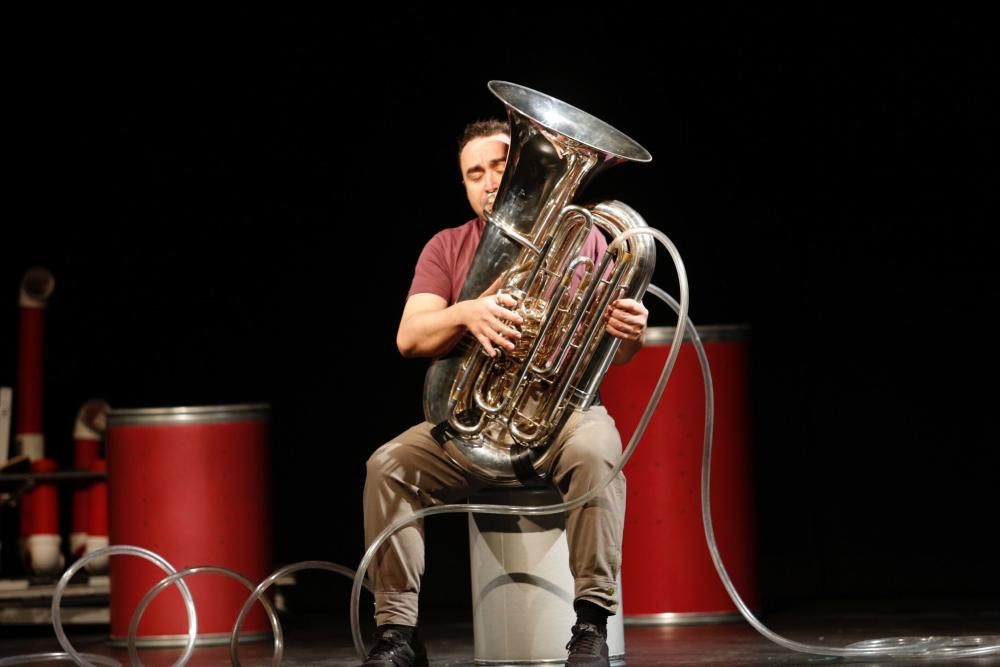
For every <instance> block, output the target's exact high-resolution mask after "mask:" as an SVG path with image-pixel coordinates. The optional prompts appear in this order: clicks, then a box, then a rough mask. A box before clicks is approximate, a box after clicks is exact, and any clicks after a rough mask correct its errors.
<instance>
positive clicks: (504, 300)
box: [496, 294, 517, 308]
mask: <svg viewBox="0 0 1000 667" xmlns="http://www.w3.org/2000/svg"><path fill="white" fill-rule="evenodd" d="M496 302H497V303H498V304H500V305H501V306H510V307H511V308H513V307H514V306H516V305H517V299H515V298H514V297H512V296H511V295H510V294H497V297H496Z"/></svg>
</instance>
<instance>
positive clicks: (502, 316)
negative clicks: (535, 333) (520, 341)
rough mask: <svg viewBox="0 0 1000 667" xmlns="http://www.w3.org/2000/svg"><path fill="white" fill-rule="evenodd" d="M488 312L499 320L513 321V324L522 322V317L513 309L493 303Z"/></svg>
mask: <svg viewBox="0 0 1000 667" xmlns="http://www.w3.org/2000/svg"><path fill="white" fill-rule="evenodd" d="M490 313H491V314H492V315H493V317H495V318H496V319H497V320H498V321H499V320H507V321H508V322H513V323H514V324H518V325H520V324H524V318H523V317H521V316H520V315H518V314H517V313H516V312H514V311H513V310H507V309H506V308H504V307H503V306H500V305H497V304H493V306H492V308H491V309H490Z"/></svg>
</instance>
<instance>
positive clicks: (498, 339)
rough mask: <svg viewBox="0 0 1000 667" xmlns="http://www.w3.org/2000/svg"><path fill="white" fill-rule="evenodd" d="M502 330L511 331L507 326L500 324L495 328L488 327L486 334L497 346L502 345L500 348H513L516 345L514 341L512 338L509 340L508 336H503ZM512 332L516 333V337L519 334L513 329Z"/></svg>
mask: <svg viewBox="0 0 1000 667" xmlns="http://www.w3.org/2000/svg"><path fill="white" fill-rule="evenodd" d="M503 330H511V331H513V330H512V329H510V328H509V327H505V326H503V325H502V324H500V325H499V326H498V328H496V329H490V330H489V331H488V333H487V335H488V336H489V337H490V339H491V340H492V342H493V344H494V345H496V346H497V347H502V348H505V349H508V350H513V349H514V348H515V347H516V345H515V344H514V342H513V341H512V340H510V338H508V337H507V336H505V335H504V334H503V333H502V332H503ZM514 334H516V335H517V337H520V336H521V334H519V333H517V332H516V331H514Z"/></svg>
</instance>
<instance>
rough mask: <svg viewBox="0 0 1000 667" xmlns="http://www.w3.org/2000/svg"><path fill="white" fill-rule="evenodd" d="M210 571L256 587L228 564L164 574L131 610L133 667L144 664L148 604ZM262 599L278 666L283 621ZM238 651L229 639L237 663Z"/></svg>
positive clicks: (130, 649)
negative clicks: (142, 632) (140, 647)
mask: <svg viewBox="0 0 1000 667" xmlns="http://www.w3.org/2000/svg"><path fill="white" fill-rule="evenodd" d="M207 573H213V574H221V575H223V576H226V577H229V578H231V579H235V580H236V581H238V582H240V583H241V584H243V585H244V586H246V587H247V589H249V590H250V592H253V591H254V584H253V582H252V581H250V580H249V579H247V578H246V577H244V576H243V575H242V574H240V573H239V572H236V571H235V570H230V569H229V568H225V567H218V566H215V565H197V566H195V567H189V568H186V569H183V570H181V571H180V572H175V573H174V574H171V575H168V576H166V577H164V578H163V579H161V580H160V581H159V582H157V583H156V585H155V586H153V587H152V588H150V589H149V590H148V591H147V592H146V595H144V596H143V598H142V599H141V600H139V604H138V605H136V607H135V611H134V612H132V620H131V622H130V623H129V625H128V657H129V660H130V662H131V663H132V665H133V666H134V667H140V666H141V665H142V661H141V660H139V653H138V651H137V649H136V635H137V634H138V632H139V621H141V620H142V615H143V614H144V613H145V612H146V607H148V606H149V604H150V603H151V602H152V601H153V599H154V598H155V597H156V596H157V595H159V594H160V592H161V591H162V590H163V589H164V588H166V587H167V586H169V585H170V584H172V583H174V582H175V581H180V580H181V579H184V578H185V577H189V576H191V575H193V574H207ZM351 574H352V575H353V574H354V573H353V572H352V573H351ZM260 602H261V604H262V605H263V606H264V611H265V613H266V614H267V618H268V620H269V621H270V622H271V632H272V634H273V635H274V657H273V658H272V659H271V664H272V665H274V667H277V666H278V665H280V664H281V658H282V654H283V652H284V644H285V642H284V636H283V633H282V631H281V623H280V622H279V621H278V616H277V614H276V613H275V612H274V607H272V606H271V603H270V602H269V601H268V599H267V598H264V597H262V598H260ZM235 652H236V645H235V643H233V642H230V644H229V659H230V661H231V662H232V663H233V664H234V665H235V664H237V663H238V660H237V657H236V653H235Z"/></svg>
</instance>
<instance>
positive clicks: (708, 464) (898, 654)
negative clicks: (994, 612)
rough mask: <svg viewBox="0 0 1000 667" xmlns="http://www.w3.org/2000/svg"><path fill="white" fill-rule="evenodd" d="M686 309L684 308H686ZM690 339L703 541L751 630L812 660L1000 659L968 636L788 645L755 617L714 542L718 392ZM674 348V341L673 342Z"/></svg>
mask: <svg viewBox="0 0 1000 667" xmlns="http://www.w3.org/2000/svg"><path fill="white" fill-rule="evenodd" d="M649 292H651V293H652V294H653V295H654V296H656V297H658V298H659V299H661V300H662V301H663V302H664V303H666V304H667V305H669V306H670V307H671V308H673V309H674V310H675V311H677V312H680V310H681V307H682V306H681V305H679V304H678V303H677V302H676V301H675V300H674V299H673V298H672V297H671V296H670V295H669V294H667V293H666V292H664V291H663V290H661V289H660V288H658V287H656V286H655V285H650V287H649ZM682 303H683V302H682ZM688 333H689V336H690V338H691V341H692V342H693V343H694V346H695V351H696V352H697V355H698V363H699V364H700V365H701V374H702V379H703V380H704V382H705V439H704V448H703V450H702V462H701V510H702V514H701V516H702V524H703V526H704V529H705V538H706V540H707V542H708V550H709V553H710V554H711V556H712V563H713V564H714V565H715V569H716V571H717V572H718V573H719V578H721V579H722V584H723V586H725V588H726V592H727V593H729V597H730V598H732V600H733V603H734V604H735V605H736V607H737V608H738V609H739V610H740V613H741V614H742V615H743V617H744V618H745V619H746V620H747V622H748V623H749V624H750V625H751V626H753V628H754V629H755V630H757V632H759V633H760V634H762V635H764V636H765V637H767V638H768V639H770V640H771V641H772V642H774V643H775V644H778V645H779V646H783V647H784V648H787V649H790V650H792V651H797V652H800V653H810V654H813V655H822V656H834V657H861V658H937V659H952V658H968V657H977V656H985V655H993V654H997V653H1000V635H987V636H968V637H933V636H930V637H888V638H884V639H870V640H865V641H859V642H854V643H853V644H850V645H848V646H846V647H843V648H841V647H834V646H816V645H812V644H805V643H802V642H796V641H792V640H790V639H786V638H785V637H782V636H781V635H779V634H777V633H775V632H773V631H772V630H770V629H769V628H768V627H767V626H765V625H764V624H763V623H761V622H760V621H759V620H758V619H757V617H755V616H754V615H753V613H752V612H751V611H750V608H749V607H748V606H747V605H746V603H745V602H744V601H743V599H742V598H741V597H740V595H739V593H738V592H737V591H736V587H735V586H734V585H733V582H732V580H731V579H730V578H729V573H728V572H726V568H725V566H724V565H723V563H722V557H721V555H720V554H719V547H718V545H717V544H716V541H715V533H714V531H713V529H712V510H711V470H712V430H713V426H714V411H715V405H714V392H713V389H712V374H711V372H710V370H709V365H708V357H707V355H706V354H705V348H704V346H703V345H702V344H701V339H700V338H699V337H698V332H697V330H696V329H695V328H694V325H693V324H691V323H690V322H689V323H688ZM674 340H675V342H676V337H675V339H674Z"/></svg>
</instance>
